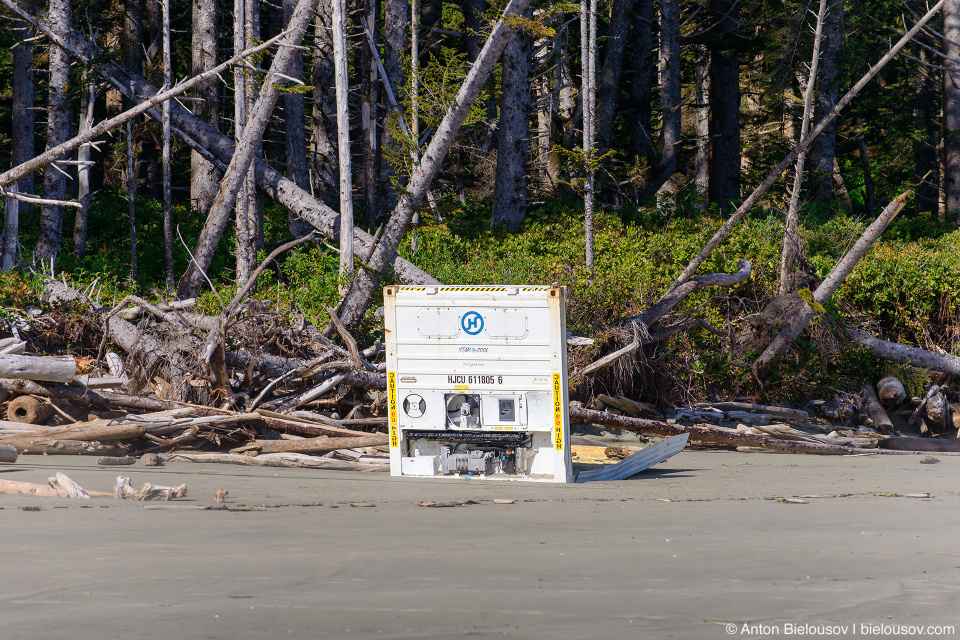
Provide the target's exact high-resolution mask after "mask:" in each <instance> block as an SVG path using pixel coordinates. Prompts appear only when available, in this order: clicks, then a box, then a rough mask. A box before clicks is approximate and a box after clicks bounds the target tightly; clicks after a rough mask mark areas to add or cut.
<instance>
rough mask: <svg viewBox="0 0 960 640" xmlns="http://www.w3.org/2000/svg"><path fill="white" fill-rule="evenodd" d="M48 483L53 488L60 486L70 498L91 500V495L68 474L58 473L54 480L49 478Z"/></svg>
mask: <svg viewBox="0 0 960 640" xmlns="http://www.w3.org/2000/svg"><path fill="white" fill-rule="evenodd" d="M47 483H48V484H49V485H50V486H51V487H52V486H59V487H60V488H62V489H63V490H64V491H66V492H67V497H68V498H83V499H84V500H89V499H90V494H89V493H87V492H86V491H84V489H83V487H81V486H80V485H78V484H77V483H76V482H74V481H73V480H71V479H70V478H68V477H67V475H66V474H64V473H60V472H57V475H56V476H54V477H53V478H48V479H47Z"/></svg>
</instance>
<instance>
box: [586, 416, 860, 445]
mask: <svg viewBox="0 0 960 640" xmlns="http://www.w3.org/2000/svg"><path fill="white" fill-rule="evenodd" d="M570 420H576V421H579V422H588V423H592V424H602V425H607V426H610V427H615V428H617V429H624V430H626V431H638V432H641V433H653V434H657V435H662V436H675V435H679V434H681V433H689V434H690V440H691V441H694V442H708V443H714V444H722V445H728V446H731V447H741V446H748V447H760V448H763V449H773V450H776V451H786V452H798V453H818V454H825V455H839V456H845V455H863V454H864V453H865V451H864V450H863V449H857V448H855V447H843V446H838V445H830V444H819V443H815V442H802V441H798V440H781V439H779V438H771V437H767V436H758V435H753V434H749V433H741V432H738V431H733V430H726V429H712V428H709V427H700V426H688V425H680V424H667V423H666V422H660V421H659V420H646V419H644V418H630V417H627V416H617V415H614V414H612V413H606V412H603V411H593V410H591V409H584V408H583V407H579V406H575V405H571V406H570ZM869 452H870V453H876V452H877V451H876V450H875V449H871V450H870V451H869Z"/></svg>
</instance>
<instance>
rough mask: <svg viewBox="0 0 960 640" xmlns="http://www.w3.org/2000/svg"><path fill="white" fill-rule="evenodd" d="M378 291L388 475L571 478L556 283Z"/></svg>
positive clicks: (561, 290) (561, 292) (561, 294)
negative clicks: (384, 353)
mask: <svg viewBox="0 0 960 640" xmlns="http://www.w3.org/2000/svg"><path fill="white" fill-rule="evenodd" d="M383 298H384V323H385V331H386V347H387V391H388V394H389V412H390V418H389V426H390V473H391V474H392V475H395V476H407V475H409V476H417V477H447V478H450V477H461V478H491V479H508V480H538V481H543V482H570V481H571V479H572V473H571V464H570V433H569V422H568V417H567V349H566V323H565V315H564V306H565V302H566V288H565V287H548V286H449V287H445V286H425V287H420V286H390V287H385V288H384V291H383Z"/></svg>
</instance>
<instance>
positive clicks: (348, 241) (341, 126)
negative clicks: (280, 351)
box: [331, 0, 353, 295]
mask: <svg viewBox="0 0 960 640" xmlns="http://www.w3.org/2000/svg"><path fill="white" fill-rule="evenodd" d="M331 1H332V3H333V64H334V76H335V78H336V92H337V156H338V158H339V161H340V162H339V164H340V267H339V274H340V293H341V295H343V294H345V293H346V292H347V289H348V287H349V284H348V281H349V279H350V278H351V277H352V276H353V176H352V170H351V164H350V109H349V106H348V104H347V96H348V93H349V91H350V87H349V85H348V81H347V40H346V16H345V15H344V7H343V0H331Z"/></svg>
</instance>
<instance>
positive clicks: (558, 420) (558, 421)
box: [553, 373, 563, 451]
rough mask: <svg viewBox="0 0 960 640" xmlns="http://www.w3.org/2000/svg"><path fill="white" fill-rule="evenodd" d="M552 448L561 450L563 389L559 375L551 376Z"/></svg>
mask: <svg viewBox="0 0 960 640" xmlns="http://www.w3.org/2000/svg"><path fill="white" fill-rule="evenodd" d="M553 448H554V449H556V450H557V451H560V450H561V449H563V387H562V386H561V383H560V374H559V373H555V374H553Z"/></svg>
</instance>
